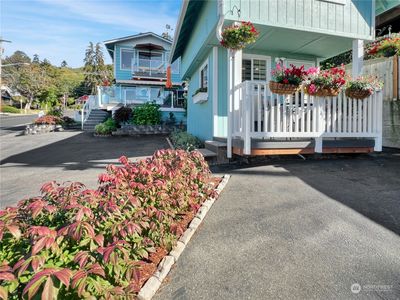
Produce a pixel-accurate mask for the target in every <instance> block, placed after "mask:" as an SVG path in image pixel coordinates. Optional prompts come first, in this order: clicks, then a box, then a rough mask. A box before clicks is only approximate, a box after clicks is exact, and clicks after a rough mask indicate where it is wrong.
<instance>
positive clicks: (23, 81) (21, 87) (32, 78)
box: [12, 64, 49, 109]
mask: <svg viewBox="0 0 400 300" xmlns="http://www.w3.org/2000/svg"><path fill="white" fill-rule="evenodd" d="M14 78H15V81H14V82H13V84H12V85H13V88H15V89H16V90H18V91H19V92H20V93H21V95H22V96H24V97H26V98H27V102H26V106H25V109H30V107H31V105H32V103H33V101H34V100H35V98H36V97H37V96H38V95H40V93H41V92H42V91H43V90H45V89H46V88H47V87H48V86H49V78H48V76H46V73H45V72H44V70H43V69H42V68H41V67H40V65H36V64H31V65H29V66H23V67H22V68H21V69H20V70H19V72H17V73H16V74H15V77H14Z"/></svg>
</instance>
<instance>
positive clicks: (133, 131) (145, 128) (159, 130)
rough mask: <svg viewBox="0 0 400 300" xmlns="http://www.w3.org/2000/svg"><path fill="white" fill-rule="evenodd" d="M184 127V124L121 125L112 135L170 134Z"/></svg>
mask: <svg viewBox="0 0 400 300" xmlns="http://www.w3.org/2000/svg"><path fill="white" fill-rule="evenodd" d="M178 129H179V130H182V129H185V126H184V125H164V124H162V125H121V128H118V129H117V130H116V131H113V132H112V135H120V136H121V135H129V136H136V135H151V134H170V133H171V132H174V131H176V130H178Z"/></svg>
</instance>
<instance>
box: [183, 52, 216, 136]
mask: <svg viewBox="0 0 400 300" xmlns="http://www.w3.org/2000/svg"><path fill="white" fill-rule="evenodd" d="M205 60H207V61H208V78H209V81H208V82H209V84H208V101H206V102H203V103H200V104H199V103H196V104H195V103H193V94H194V93H195V91H196V90H197V89H198V88H199V87H200V74H199V73H200V66H201V65H203V62H204V61H205ZM205 60H204V61H203V62H202V63H201V64H199V68H197V69H196V70H195V71H194V72H193V74H191V79H190V82H189V88H188V121H187V123H188V124H187V131H188V132H189V133H191V134H193V135H195V136H197V137H198V138H200V139H201V140H209V139H212V137H213V100H214V99H212V95H213V88H214V87H213V85H212V82H213V80H214V78H213V74H212V73H213V72H212V69H211V68H212V65H213V57H212V52H211V51H209V52H208V53H207V56H206V58H205Z"/></svg>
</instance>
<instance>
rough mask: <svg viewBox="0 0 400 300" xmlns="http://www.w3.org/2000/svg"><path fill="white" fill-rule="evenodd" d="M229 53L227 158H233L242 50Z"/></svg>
mask: <svg viewBox="0 0 400 300" xmlns="http://www.w3.org/2000/svg"><path fill="white" fill-rule="evenodd" d="M228 51H229V92H228V128H227V129H228V130H227V156H228V158H231V157H232V138H233V111H234V110H235V108H238V107H239V104H238V103H239V102H238V101H239V90H235V86H237V85H238V84H240V83H241V82H242V50H228Z"/></svg>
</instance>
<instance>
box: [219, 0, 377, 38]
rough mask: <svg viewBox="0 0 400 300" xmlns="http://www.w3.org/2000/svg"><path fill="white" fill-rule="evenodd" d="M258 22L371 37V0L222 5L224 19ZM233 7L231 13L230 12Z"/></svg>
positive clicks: (251, 0) (253, 0) (261, 0)
mask: <svg viewBox="0 0 400 300" xmlns="http://www.w3.org/2000/svg"><path fill="white" fill-rule="evenodd" d="M234 6H236V7H238V8H240V10H241V14H240V20H245V21H248V20H250V21H252V22H254V23H258V24H264V25H270V26H279V27H287V28H294V29H300V30H313V31H317V32H321V33H330V34H339V35H341V36H345V37H346V36H349V37H353V38H354V37H356V38H365V39H366V38H368V39H372V38H373V36H372V34H373V29H372V26H373V18H374V16H375V12H374V11H373V0H346V1H345V2H344V4H343V3H334V2H327V1H324V0H231V1H226V2H225V5H224V7H225V8H224V9H225V13H226V18H227V19H232V20H237V13H236V9H233V7H234ZM231 9H233V11H234V13H233V15H232V14H230V13H229V11H230V10H231Z"/></svg>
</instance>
